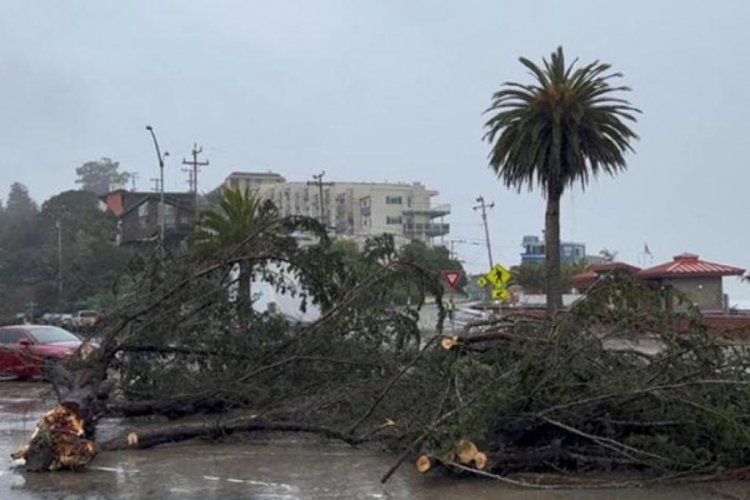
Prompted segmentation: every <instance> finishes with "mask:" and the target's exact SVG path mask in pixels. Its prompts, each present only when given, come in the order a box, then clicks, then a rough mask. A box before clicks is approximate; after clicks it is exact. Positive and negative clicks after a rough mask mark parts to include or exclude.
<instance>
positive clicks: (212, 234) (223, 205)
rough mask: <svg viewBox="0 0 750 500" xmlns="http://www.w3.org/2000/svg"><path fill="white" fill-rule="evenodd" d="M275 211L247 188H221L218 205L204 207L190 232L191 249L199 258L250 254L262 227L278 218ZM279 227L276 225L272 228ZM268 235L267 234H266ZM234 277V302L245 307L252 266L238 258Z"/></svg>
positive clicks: (248, 299)
mask: <svg viewBox="0 0 750 500" xmlns="http://www.w3.org/2000/svg"><path fill="white" fill-rule="evenodd" d="M278 221H279V217H278V212H277V210H276V207H275V206H274V205H273V203H272V202H270V201H262V200H260V199H259V198H256V197H255V196H254V195H252V194H251V193H249V192H248V190H247V189H245V190H243V191H241V190H239V189H224V190H222V191H221V193H220V195H219V199H218V207H217V208H212V209H208V210H206V211H204V212H203V213H202V214H201V217H200V221H199V223H198V226H197V227H196V230H195V232H194V233H193V235H192V245H193V246H192V251H193V254H194V255H195V256H196V257H198V258H205V257H207V256H214V257H215V256H216V255H220V254H228V255H239V256H241V255H249V254H251V253H252V252H253V251H257V250H258V249H259V247H260V246H261V245H263V242H264V240H265V241H267V239H266V238H263V237H262V236H263V233H264V231H268V230H269V229H270V227H271V226H272V225H273V224H274V222H278ZM274 230H275V231H278V230H279V228H278V227H276V228H275V229H274ZM269 239H270V238H269ZM238 264H239V278H238V279H237V287H238V290H239V292H238V294H237V306H238V309H239V310H241V311H246V310H247V308H248V307H249V304H250V281H251V278H252V267H251V264H250V262H249V261H248V260H245V259H240V260H239V262H238Z"/></svg>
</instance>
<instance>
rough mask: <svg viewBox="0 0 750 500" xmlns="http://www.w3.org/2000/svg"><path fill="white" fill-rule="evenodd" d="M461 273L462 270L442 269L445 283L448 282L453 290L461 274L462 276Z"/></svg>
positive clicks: (456, 287) (456, 286)
mask: <svg viewBox="0 0 750 500" xmlns="http://www.w3.org/2000/svg"><path fill="white" fill-rule="evenodd" d="M463 274H464V273H463V271H457V270H455V269H446V270H445V271H443V279H444V280H445V282H446V283H448V286H449V287H451V288H452V289H454V290H458V283H459V282H460V281H461V276H463Z"/></svg>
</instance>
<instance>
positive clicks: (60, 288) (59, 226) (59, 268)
mask: <svg viewBox="0 0 750 500" xmlns="http://www.w3.org/2000/svg"><path fill="white" fill-rule="evenodd" d="M55 226H56V227H57V307H58V308H59V307H62V297H63V271H62V264H63V259H62V223H61V222H60V219H57V223H56V224H55Z"/></svg>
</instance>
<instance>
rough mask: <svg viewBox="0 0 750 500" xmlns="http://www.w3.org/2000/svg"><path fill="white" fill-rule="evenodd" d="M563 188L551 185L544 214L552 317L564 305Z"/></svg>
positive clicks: (545, 258) (548, 307)
mask: <svg viewBox="0 0 750 500" xmlns="http://www.w3.org/2000/svg"><path fill="white" fill-rule="evenodd" d="M561 197H562V189H560V188H559V187H557V186H555V185H550V186H549V188H548V190H547V211H546V213H545V216H544V264H545V267H546V270H547V314H548V315H549V316H550V317H552V315H554V313H555V312H556V311H558V310H560V309H562V307H563V300H562V286H561V283H560V198H561Z"/></svg>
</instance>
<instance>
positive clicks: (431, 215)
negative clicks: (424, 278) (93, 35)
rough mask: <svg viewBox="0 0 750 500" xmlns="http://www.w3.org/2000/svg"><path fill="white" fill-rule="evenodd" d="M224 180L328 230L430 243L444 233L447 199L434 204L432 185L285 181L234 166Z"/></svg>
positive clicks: (359, 235)
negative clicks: (430, 187)
mask: <svg viewBox="0 0 750 500" xmlns="http://www.w3.org/2000/svg"><path fill="white" fill-rule="evenodd" d="M224 186H226V187H230V188H235V189H246V188H247V189H249V190H250V191H253V192H256V193H257V194H258V195H259V196H261V197H263V198H265V199H269V200H271V201H273V202H274V203H275V204H276V206H277V207H278V208H279V212H280V213H281V214H282V215H285V216H287V215H307V216H309V217H314V218H316V219H319V220H321V221H322V222H323V223H324V224H325V225H326V226H327V227H328V228H329V229H330V231H331V232H332V233H333V234H337V235H346V236H351V237H353V238H355V239H364V238H367V237H370V236H374V235H378V234H382V233H390V234H393V235H394V237H395V238H396V240H397V242H399V243H405V242H408V241H411V240H419V241H422V242H424V243H427V244H430V245H431V244H433V243H434V242H435V239H436V238H440V237H442V236H444V235H446V234H448V232H449V230H450V226H449V224H448V223H446V222H444V218H445V216H447V215H449V214H450V206H449V205H447V204H443V205H433V204H432V198H434V197H436V196H437V195H438V192H437V191H434V190H430V189H427V188H426V187H425V186H424V185H423V184H421V183H419V182H414V183H411V184H406V183H376V182H324V183H320V184H318V183H314V182H288V181H287V180H286V179H285V178H284V177H282V176H281V175H279V174H277V173H274V172H265V173H260V172H257V173H256V172H233V173H232V174H230V175H229V176H228V177H227V178H226V180H225V181H224Z"/></svg>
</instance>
